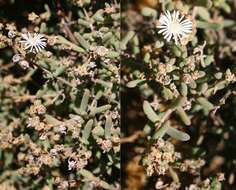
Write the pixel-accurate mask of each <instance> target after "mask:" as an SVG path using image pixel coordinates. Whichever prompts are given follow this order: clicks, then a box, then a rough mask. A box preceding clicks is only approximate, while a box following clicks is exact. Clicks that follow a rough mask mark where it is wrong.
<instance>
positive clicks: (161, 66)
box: [120, 0, 236, 190]
mask: <svg viewBox="0 0 236 190" xmlns="http://www.w3.org/2000/svg"><path fill="white" fill-rule="evenodd" d="M121 8H122V15H121V16H122V23H121V42H120V47H121V51H122V53H121V83H122V88H121V123H122V134H123V137H122V138H121V143H122V186H123V187H124V189H125V190H149V189H150V190H155V189H163V190H178V189H181V190H221V189H222V190H235V189H236V182H235V174H236V143H235V142H236V141H235V140H236V85H235V82H236V35H235V31H236V21H235V20H236V14H235V13H236V11H235V10H236V2H235V1H232V0H196V1H188V0H186V1H183V0H182V1H181V0H179V1H170V0H166V1H163V0H130V1H123V2H122V7H121Z"/></svg>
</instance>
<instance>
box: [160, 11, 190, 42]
mask: <svg viewBox="0 0 236 190" xmlns="http://www.w3.org/2000/svg"><path fill="white" fill-rule="evenodd" d="M159 23H160V24H159V25H158V26H157V28H159V29H160V30H159V32H158V33H159V34H162V35H163V36H164V39H166V40H167V41H168V42H169V41H170V40H171V38H173V39H174V40H175V44H178V42H179V41H180V40H181V39H182V38H186V37H187V36H188V35H189V34H190V33H191V32H192V28H193V23H192V21H191V20H190V19H188V18H185V16H184V15H181V14H180V13H179V11H173V13H172V14H171V13H170V11H166V12H165V14H162V15H161V16H160V19H159Z"/></svg>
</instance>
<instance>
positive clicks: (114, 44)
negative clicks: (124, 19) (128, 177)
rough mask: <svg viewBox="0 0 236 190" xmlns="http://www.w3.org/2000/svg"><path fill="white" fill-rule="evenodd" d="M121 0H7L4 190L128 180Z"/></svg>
mask: <svg viewBox="0 0 236 190" xmlns="http://www.w3.org/2000/svg"><path fill="white" fill-rule="evenodd" d="M119 42H120V3H119V1H117V0H110V1H109V0H104V1H93V0H48V1H45V0H5V1H4V0H3V1H0V190H54V189H55V190H67V189H68V190H80V189H81V190H93V189H108V190H119V189H120V98H119V88H120V74H119V70H120V49H119Z"/></svg>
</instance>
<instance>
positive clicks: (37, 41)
mask: <svg viewBox="0 0 236 190" xmlns="http://www.w3.org/2000/svg"><path fill="white" fill-rule="evenodd" d="M21 37H22V40H21V41H20V42H21V43H22V44H23V45H24V49H25V50H26V49H29V51H30V52H35V51H36V52H39V51H41V50H42V49H44V48H45V47H46V45H47V43H46V38H45V37H44V35H43V34H38V33H34V34H30V33H29V32H28V33H27V34H22V35H21Z"/></svg>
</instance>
